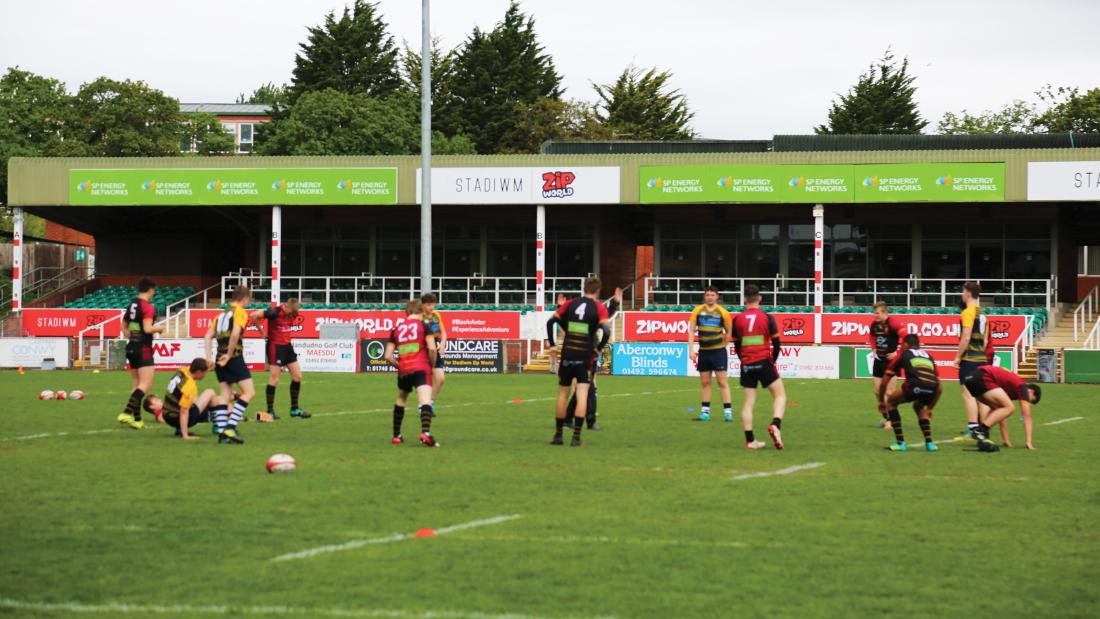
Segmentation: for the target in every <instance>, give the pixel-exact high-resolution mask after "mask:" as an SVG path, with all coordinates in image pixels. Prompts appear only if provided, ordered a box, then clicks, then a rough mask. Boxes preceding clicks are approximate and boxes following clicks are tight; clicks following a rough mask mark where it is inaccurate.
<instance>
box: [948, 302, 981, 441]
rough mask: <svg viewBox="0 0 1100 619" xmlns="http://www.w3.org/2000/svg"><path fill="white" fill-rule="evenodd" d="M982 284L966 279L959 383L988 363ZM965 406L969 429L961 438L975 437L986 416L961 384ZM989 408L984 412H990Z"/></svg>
mask: <svg viewBox="0 0 1100 619" xmlns="http://www.w3.org/2000/svg"><path fill="white" fill-rule="evenodd" d="M981 297H982V287H981V285H979V284H978V283H977V282H966V283H965V284H963V287H962V304H963V310H962V313H961V314H960V315H959V323H960V331H959V348H958V352H957V353H956V355H955V366H956V367H958V368H959V385H965V383H966V379H967V378H969V377H970V375H971V374H973V373H974V372H976V371H977V370H978V368H979V367H981V366H983V365H986V364H988V363H989V362H988V361H987V359H986V350H985V349H986V338H987V337H988V333H987V332H988V330H989V323H988V320H987V317H986V314H985V311H984V310H983V309H982V306H981ZM962 399H963V407H965V408H966V431H965V432H963V436H962V437H961V438H973V437H974V436H975V431H976V430H977V429H978V422H979V420H981V419H982V418H984V414H983V411H982V410H981V409H982V408H983V407H984V405H983V404H981V403H979V402H978V401H977V400H976V399H974V396H972V395H970V392H969V391H967V390H966V387H965V386H963V387H962ZM986 408H987V410H986V411H984V412H988V407H986Z"/></svg>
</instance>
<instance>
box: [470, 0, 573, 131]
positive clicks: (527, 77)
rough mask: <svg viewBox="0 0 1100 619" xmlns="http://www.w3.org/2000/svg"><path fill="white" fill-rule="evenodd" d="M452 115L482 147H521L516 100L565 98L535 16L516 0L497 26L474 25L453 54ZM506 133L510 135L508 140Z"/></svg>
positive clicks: (531, 100)
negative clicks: (525, 10) (543, 44)
mask: <svg viewBox="0 0 1100 619" xmlns="http://www.w3.org/2000/svg"><path fill="white" fill-rule="evenodd" d="M453 90H454V111H453V114H454V118H456V119H458V121H457V122H459V126H458V128H457V129H458V130H459V131H461V132H462V133H465V134H466V135H468V136H470V139H472V140H473V142H474V144H475V145H476V146H477V151H478V152H479V153H498V152H517V151H520V150H522V149H523V148H525V147H526V146H527V145H529V142H530V139H529V138H527V137H523V136H519V135H517V131H516V127H517V124H518V123H519V122H520V121H521V118H520V117H519V116H518V114H517V105H516V104H517V103H525V104H533V103H535V102H536V101H537V100H539V99H540V98H546V99H561V93H562V91H561V76H559V75H558V72H557V70H556V69H555V68H554V61H553V59H552V58H551V57H550V55H549V54H547V53H545V50H544V49H543V47H542V45H541V44H540V43H539V42H538V37H537V36H536V35H535V20H534V19H533V18H531V17H530V16H527V15H524V14H523V13H522V12H520V10H519V5H518V4H517V3H516V2H514V1H513V2H512V3H511V4H510V5H509V7H508V10H507V12H505V14H504V19H503V20H502V21H501V22H500V23H498V24H497V25H496V26H495V27H494V28H493V30H491V31H489V32H483V31H482V30H481V29H480V28H477V27H475V28H474V30H473V32H472V33H471V34H470V36H469V37H467V39H466V41H465V43H464V44H463V45H462V47H461V48H460V50H459V51H458V55H457V57H456V58H455V76H454V88H453ZM506 136H507V137H508V139H507V140H506V139H505V138H506Z"/></svg>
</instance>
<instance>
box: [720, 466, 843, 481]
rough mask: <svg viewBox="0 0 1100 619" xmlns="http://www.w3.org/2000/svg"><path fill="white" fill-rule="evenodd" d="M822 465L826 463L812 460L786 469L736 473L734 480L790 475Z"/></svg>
mask: <svg viewBox="0 0 1100 619" xmlns="http://www.w3.org/2000/svg"><path fill="white" fill-rule="evenodd" d="M821 466H825V463H824V462H810V463H809V464H796V465H794V466H788V467H787V468H785V469H779V470H778V471H761V472H759V473H745V474H743V475H734V476H733V480H734V481H738V480H741V479H754V478H756V477H771V476H772V475H790V474H791V473H797V472H799V471H806V470H809V469H816V468H818V467H821Z"/></svg>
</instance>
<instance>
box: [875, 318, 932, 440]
mask: <svg viewBox="0 0 1100 619" xmlns="http://www.w3.org/2000/svg"><path fill="white" fill-rule="evenodd" d="M903 342H904V344H905V345H904V348H903V349H902V350H901V352H899V353H897V354H896V355H895V356H894V358H893V359H891V360H890V363H889V365H887V366H886V372H885V374H884V375H883V378H882V382H881V383H880V386H879V400H880V401H882V402H884V403H885V404H886V415H887V417H888V418H889V419H890V427H891V428H892V429H893V430H894V438H895V440H894V442H893V443H890V445H889V446H888V447H887V449H889V450H890V451H908V448H907V447H906V446H905V435H904V434H903V433H902V431H901V415H900V414H899V413H898V405H899V404H901V403H903V402H912V403H913V410H914V411H915V412H916V413H917V422H918V423H919V424H920V430H921V432H922V433H923V434H924V448H925V449H927V450H928V451H939V448H938V447H937V446H936V443H935V441H933V440H932V409H933V408H935V406H936V403H937V402H939V400H940V394H941V393H942V392H943V387H942V386H940V376H939V373H938V372H937V371H936V362H935V360H933V359H932V356H931V355H929V354H928V353H927V352H926V351H923V350H921V349H920V338H918V337H917V336H916V334H913V333H910V334H909V335H906V336H905V338H904V340H903ZM898 374H901V375H903V376H904V377H905V382H904V383H903V384H902V385H901V388H899V389H894V390H892V391H891V392H890V393H889V395H887V394H886V388H887V386H888V385H889V384H890V380H889V379H891V378H893V377H894V376H896V375H898Z"/></svg>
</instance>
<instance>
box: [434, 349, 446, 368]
mask: <svg viewBox="0 0 1100 619" xmlns="http://www.w3.org/2000/svg"><path fill="white" fill-rule="evenodd" d="M445 367H446V364H445V363H444V362H443V355H441V354H439V353H436V355H435V369H437V370H442V369H444V368H445Z"/></svg>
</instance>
